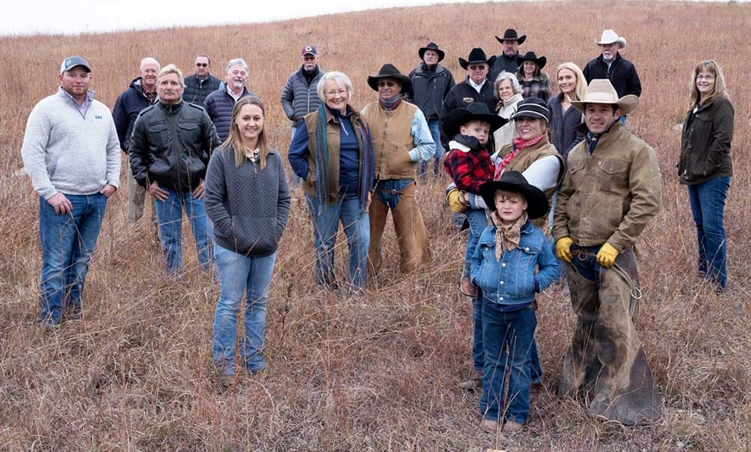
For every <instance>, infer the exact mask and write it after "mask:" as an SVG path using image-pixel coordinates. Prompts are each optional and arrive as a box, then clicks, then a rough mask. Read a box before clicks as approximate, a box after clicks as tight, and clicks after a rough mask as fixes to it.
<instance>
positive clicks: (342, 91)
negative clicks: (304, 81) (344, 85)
mask: <svg viewBox="0 0 751 452" xmlns="http://www.w3.org/2000/svg"><path fill="white" fill-rule="evenodd" d="M323 94H325V95H326V96H328V97H334V96H336V95H337V94H338V95H339V96H344V95H345V94H347V90H346V89H337V90H330V91H324V92H323Z"/></svg>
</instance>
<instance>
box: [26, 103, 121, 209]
mask: <svg viewBox="0 0 751 452" xmlns="http://www.w3.org/2000/svg"><path fill="white" fill-rule="evenodd" d="M90 95H92V96H93V92H91V94H90ZM21 155H22V157H23V164H24V166H25V168H26V173H27V174H28V175H29V177H30V178H31V183H32V184H33V185H34V190H35V191H36V192H37V194H39V196H41V197H42V198H44V199H50V198H51V197H53V196H54V195H56V194H57V193H58V192H62V193H64V194H66V195H91V194H94V193H97V192H98V191H99V190H101V189H102V188H104V186H105V185H112V186H115V187H119V186H120V142H119V141H118V138H117V130H116V129H115V122H114V121H113V120H112V114H111V113H110V111H109V109H108V108H107V107H106V106H105V105H104V104H103V103H101V102H99V101H96V100H92V102H91V105H90V106H89V108H88V110H87V111H86V114H85V115H82V114H81V112H80V110H79V109H78V106H77V105H75V103H74V101H73V100H72V99H70V98H69V97H68V96H66V94H65V93H64V92H62V89H60V91H58V92H57V94H53V95H52V96H48V97H46V98H44V99H42V100H41V101H40V102H39V103H38V104H36V106H35V107H34V109H33V110H32V111H31V114H30V115H29V120H28V122H27V123H26V134H25V135H24V138H23V147H22V148H21Z"/></svg>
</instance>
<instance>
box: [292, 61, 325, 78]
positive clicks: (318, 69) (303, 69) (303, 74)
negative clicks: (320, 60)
mask: <svg viewBox="0 0 751 452" xmlns="http://www.w3.org/2000/svg"><path fill="white" fill-rule="evenodd" d="M297 72H298V73H299V74H300V76H301V77H305V66H300V70H299V71H297ZM320 73H321V69H320V68H319V67H318V65H317V64H316V67H315V69H313V80H315V79H316V77H318V75H319V74H320Z"/></svg>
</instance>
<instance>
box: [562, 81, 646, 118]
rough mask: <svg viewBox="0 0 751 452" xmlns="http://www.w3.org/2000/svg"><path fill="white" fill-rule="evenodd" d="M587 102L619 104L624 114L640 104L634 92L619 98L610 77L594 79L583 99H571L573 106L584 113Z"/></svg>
mask: <svg viewBox="0 0 751 452" xmlns="http://www.w3.org/2000/svg"><path fill="white" fill-rule="evenodd" d="M586 104H607V105H618V107H619V108H620V109H621V114H622V115H627V114H629V113H631V112H632V111H634V109H635V108H636V106H637V105H639V98H638V97H637V96H634V95H633V94H628V95H626V96H623V97H621V98H618V93H617V92H615V88H613V85H612V84H611V83H610V80H608V79H594V80H592V81H591V82H590V83H589V86H588V87H587V94H586V95H585V96H584V98H583V99H582V100H577V101H571V106H572V107H574V108H576V109H577V110H579V111H580V112H582V113H584V108H585V106H586Z"/></svg>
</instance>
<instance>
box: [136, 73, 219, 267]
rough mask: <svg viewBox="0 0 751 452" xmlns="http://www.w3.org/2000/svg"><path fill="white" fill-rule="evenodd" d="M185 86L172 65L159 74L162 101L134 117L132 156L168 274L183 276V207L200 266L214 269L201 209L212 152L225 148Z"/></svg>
mask: <svg viewBox="0 0 751 452" xmlns="http://www.w3.org/2000/svg"><path fill="white" fill-rule="evenodd" d="M184 87H185V85H184V79H183V75H182V72H180V70H179V69H178V68H177V67H175V66H174V65H169V66H166V67H164V68H163V69H162V70H161V71H160V72H159V76H158V78H157V94H158V95H159V102H157V103H156V104H154V105H152V106H150V107H147V108H145V109H144V110H143V111H142V112H141V113H140V115H139V116H138V119H136V123H135V125H134V126H133V135H132V137H131V139H130V152H129V155H130V164H131V168H132V171H133V177H134V178H135V180H136V182H138V184H139V185H141V186H142V187H144V188H147V189H148V191H149V195H151V197H152V198H154V203H155V207H156V215H157V221H158V223H159V236H160V239H161V241H162V251H163V252H164V256H165V259H166V260H167V273H168V274H169V275H170V276H173V277H180V275H181V274H182V240H181V237H182V209H183V208H184V209H185V212H186V215H187V217H188V220H190V223H191V229H192V230H193V236H194V237H195V240H196V248H197V249H198V260H199V262H200V264H201V267H202V268H203V269H204V270H207V269H208V268H209V266H210V262H211V259H212V252H211V246H210V243H211V241H210V236H211V223H210V222H209V220H208V217H207V216H206V211H205V210H204V207H203V185H204V184H203V179H204V177H205V175H206V167H207V166H208V164H209V157H210V156H211V151H212V150H213V149H214V148H216V147H218V146H219V145H220V144H221V142H220V141H219V137H218V136H217V134H216V129H215V128H214V124H213V123H212V122H211V119H210V118H209V116H208V115H207V114H206V112H205V111H204V110H203V108H201V107H197V106H195V105H192V104H189V103H187V102H183V101H182V98H181V96H182V93H183V89H184Z"/></svg>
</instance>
